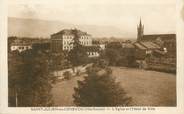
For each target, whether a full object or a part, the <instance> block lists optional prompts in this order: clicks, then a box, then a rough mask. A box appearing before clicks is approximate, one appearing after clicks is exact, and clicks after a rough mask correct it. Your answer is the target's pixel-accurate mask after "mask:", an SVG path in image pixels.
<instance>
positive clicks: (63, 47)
mask: <svg viewBox="0 0 184 114" xmlns="http://www.w3.org/2000/svg"><path fill="white" fill-rule="evenodd" d="M73 30H75V31H77V35H78V36H79V41H80V44H81V45H83V46H92V38H91V35H90V34H88V33H87V32H83V31H80V30H77V29H64V30H62V31H60V32H58V33H55V34H52V35H51V50H52V52H60V51H70V50H71V49H73V39H74V36H75V34H74V33H73Z"/></svg>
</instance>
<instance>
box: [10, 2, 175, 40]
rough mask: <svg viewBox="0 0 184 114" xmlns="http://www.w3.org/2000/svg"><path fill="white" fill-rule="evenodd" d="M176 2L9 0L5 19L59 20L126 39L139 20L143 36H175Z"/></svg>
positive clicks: (133, 30)
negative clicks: (104, 28)
mask: <svg viewBox="0 0 184 114" xmlns="http://www.w3.org/2000/svg"><path fill="white" fill-rule="evenodd" d="M175 2H176V1H175V0H9V1H8V16H9V17H19V18H33V19H44V20H58V21H62V22H66V23H71V24H79V25H98V26H112V27H116V28H118V29H120V30H122V31H126V32H127V33H129V34H128V35H127V37H133V36H134V35H135V34H136V30H135V29H136V27H137V24H138V23H139V20H140V18H141V19H142V23H143V24H144V26H145V34H155V33H175V29H176V27H175V22H176V13H175V12H176V10H175V8H176V7H175ZM114 36H116V34H114ZM125 37H126V36H125Z"/></svg>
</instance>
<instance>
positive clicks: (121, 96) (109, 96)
mask: <svg viewBox="0 0 184 114" xmlns="http://www.w3.org/2000/svg"><path fill="white" fill-rule="evenodd" d="M102 72H103V70H99V68H95V67H94V68H90V69H89V70H88V76H87V77H85V79H84V80H83V81H78V88H74V90H75V93H74V95H73V97H74V103H75V104H76V105H77V106H128V105H129V103H130V101H131V98H130V97H127V95H126V92H125V91H124V89H123V88H122V87H121V86H120V84H119V83H117V82H116V81H115V79H114V78H113V77H112V76H111V74H112V71H111V70H109V69H105V70H104V72H105V73H102Z"/></svg>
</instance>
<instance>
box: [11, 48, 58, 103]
mask: <svg viewBox="0 0 184 114" xmlns="http://www.w3.org/2000/svg"><path fill="white" fill-rule="evenodd" d="M48 64H49V58H48V55H47V54H46V53H43V52H41V51H37V50H34V49H31V50H27V51H23V52H21V53H19V52H18V51H13V52H9V53H8V90H9V93H8V103H9V106H11V107H28V106H29V107H31V106H34V107H35V106H52V105H53V101H52V95H51V94H50V91H51V89H52V83H54V80H55V78H54V77H53V76H52V75H51V74H50V71H49V65H48Z"/></svg>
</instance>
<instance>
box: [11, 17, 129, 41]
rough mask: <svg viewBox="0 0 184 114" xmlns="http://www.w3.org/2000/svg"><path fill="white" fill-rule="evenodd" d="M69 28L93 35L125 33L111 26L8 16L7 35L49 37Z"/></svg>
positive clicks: (107, 35) (116, 35)
mask: <svg viewBox="0 0 184 114" xmlns="http://www.w3.org/2000/svg"><path fill="white" fill-rule="evenodd" d="M71 28H78V29H80V30H82V31H85V32H88V33H89V34H91V35H92V36H94V37H111V36H114V37H123V36H125V34H126V33H123V31H122V30H120V29H118V28H116V27H111V26H96V25H74V24H70V23H65V22H60V21H48V20H39V19H24V18H15V17H9V18H8V36H18V37H43V38H49V37H50V35H51V34H54V33H56V32H59V31H61V30H62V29H71Z"/></svg>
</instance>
